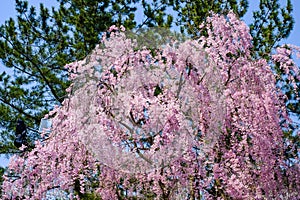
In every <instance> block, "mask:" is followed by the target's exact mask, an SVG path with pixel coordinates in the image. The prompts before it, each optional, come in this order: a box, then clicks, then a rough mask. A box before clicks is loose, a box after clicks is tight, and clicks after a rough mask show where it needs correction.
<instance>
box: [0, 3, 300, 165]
mask: <svg viewBox="0 0 300 200" xmlns="http://www.w3.org/2000/svg"><path fill="white" fill-rule="evenodd" d="M280 2H281V3H282V5H284V4H285V3H286V0H280ZM40 3H43V4H44V5H46V6H48V7H51V6H55V5H57V3H56V1H55V0H29V4H30V5H34V6H39V4H40ZM258 3H259V0H249V11H248V13H247V14H246V16H245V18H244V20H245V21H246V23H247V24H249V23H251V21H252V12H251V11H252V10H254V9H255V10H256V8H257V7H258ZM292 4H293V7H294V12H293V16H294V19H295V25H294V29H293V31H292V32H291V34H290V36H289V38H288V39H286V40H284V41H282V43H289V44H294V45H297V46H300V0H292ZM15 14H16V12H15V1H14V0H1V6H0V24H3V23H4V22H5V20H8V19H9V18H10V17H14V16H15ZM297 63H300V62H299V61H298V62H297ZM1 68H2V70H3V65H1V63H0V71H2V70H1ZM7 164H8V160H7V159H6V158H4V157H0V166H7Z"/></svg>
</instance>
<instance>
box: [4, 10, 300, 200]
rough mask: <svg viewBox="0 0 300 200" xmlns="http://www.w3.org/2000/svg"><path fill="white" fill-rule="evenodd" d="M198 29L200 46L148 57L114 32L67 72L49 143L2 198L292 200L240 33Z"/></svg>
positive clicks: (270, 81)
mask: <svg viewBox="0 0 300 200" xmlns="http://www.w3.org/2000/svg"><path fill="white" fill-rule="evenodd" d="M204 26H205V27H202V28H205V29H206V30H208V36H207V37H206V38H205V37H201V38H199V40H187V41H185V42H182V43H179V42H177V43H176V42H173V43H167V44H164V45H163V46H162V47H158V48H157V49H154V50H153V48H152V49H151V50H149V49H147V47H144V48H141V49H138V48H136V47H137V46H140V45H139V44H137V42H136V41H133V40H130V39H128V38H127V37H126V32H125V30H124V29H123V28H122V27H121V28H120V29H119V28H117V27H115V26H113V27H111V28H110V30H109V31H108V34H106V35H104V36H103V39H102V41H101V44H100V45H98V46H97V47H96V48H95V50H94V51H93V52H92V53H91V54H90V55H89V56H88V57H87V58H86V59H84V60H82V61H77V62H74V63H71V64H69V65H67V66H66V68H67V69H68V70H69V72H70V79H71V81H72V82H73V83H72V84H71V86H70V88H69V89H68V91H67V92H68V93H69V96H68V98H66V99H65V100H64V102H63V103H62V106H61V107H56V108H55V109H54V110H53V111H51V113H50V114H49V117H50V116H51V118H52V130H51V133H50V136H49V139H48V140H45V141H43V142H37V143H36V147H35V149H33V150H32V151H31V152H26V153H25V154H24V155H23V156H15V157H13V158H12V159H11V162H10V165H9V170H8V171H9V175H7V176H5V181H4V183H3V188H4V191H3V197H4V199H5V198H6V199H11V198H17V197H19V198H21V197H22V198H23V197H24V198H33V199H41V198H45V196H46V195H47V191H48V190H49V188H53V187H56V186H57V185H60V188H59V189H61V190H63V191H64V192H66V193H67V194H68V195H69V196H68V198H78V199H80V198H81V197H82V195H84V194H86V193H91V192H92V193H96V194H98V195H99V196H101V199H120V198H124V199H130V198H142V199H143V198H146V197H147V198H153V199H188V198H191V197H192V198H195V199H201V198H202V197H205V198H206V199H216V198H220V199H229V198H232V199H261V198H267V199H271V198H273V199H276V198H296V197H298V196H299V191H300V188H299V187H300V184H299V180H300V179H299V163H295V164H294V165H293V166H290V165H288V164H287V162H286V158H285V157H284V154H283V152H284V150H285V146H284V145H283V143H282V141H283V138H284V136H283V131H282V129H281V127H280V120H281V119H280V118H281V117H285V118H286V119H288V115H283V113H285V109H284V103H283V101H282V98H281V96H279V92H278V89H277V88H276V84H275V83H276V79H275V76H274V74H273V72H272V69H271V66H269V65H268V64H267V62H266V61H265V60H263V59H259V60H253V58H252V57H251V55H250V53H251V36H250V34H249V29H248V27H247V26H246V25H245V24H244V23H243V22H241V21H239V20H238V19H237V18H236V16H235V15H234V14H232V13H229V14H228V16H226V18H225V17H224V16H220V15H212V16H211V17H210V18H208V23H206V25H204ZM277 55H278V54H277ZM279 55H280V56H277V57H276V55H274V56H275V57H274V59H275V60H276V59H277V61H278V59H281V60H282V61H284V59H287V57H288V56H287V55H283V54H279ZM281 65H282V67H283V69H284V70H285V71H286V72H287V74H289V73H288V71H289V70H293V71H294V72H295V73H298V72H297V71H296V68H297V66H295V65H285V64H284V62H282V64H281ZM295 86H296V85H295ZM12 175H14V176H18V177H20V178H17V179H14V180H12V179H10V177H11V176H12ZM78 183H79V184H78ZM78 185H79V186H78Z"/></svg>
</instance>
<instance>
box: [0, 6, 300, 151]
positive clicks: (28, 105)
mask: <svg viewBox="0 0 300 200" xmlns="http://www.w3.org/2000/svg"><path fill="white" fill-rule="evenodd" d="M58 2H59V7H56V8H51V9H49V8H46V7H45V6H43V4H41V5H40V8H39V9H38V8H35V7H30V6H29V5H28V2H27V1H24V0H16V11H17V16H16V18H15V19H13V18H10V19H9V20H7V21H6V22H5V24H3V25H2V26H1V27H0V58H1V61H2V63H3V64H4V66H5V67H7V69H10V70H8V71H7V70H4V72H3V73H2V74H1V75H0V81H1V87H0V103H1V104H0V106H1V109H0V112H1V113H0V115H1V119H2V120H1V129H0V131H1V141H0V142H1V152H0V153H9V152H15V150H14V146H13V145H12V141H13V139H14V134H13V131H14V129H15V124H16V121H17V119H23V120H24V121H25V122H26V124H27V126H28V127H29V129H30V137H31V140H32V141H33V140H35V139H36V138H37V137H38V133H37V132H36V130H37V127H38V124H39V122H40V119H41V118H42V116H44V114H46V113H47V112H49V110H51V109H52V108H53V106H54V105H57V104H60V103H61V102H62V101H63V99H64V97H65V95H66V93H65V89H66V88H67V87H68V85H69V81H68V79H67V72H66V69H65V68H64V65H65V64H67V63H69V62H73V61H74V60H78V59H83V58H84V57H85V56H86V55H88V54H89V53H90V52H91V50H92V49H93V48H94V47H95V46H96V44H97V43H98V42H99V40H100V38H101V35H102V34H103V33H104V32H105V31H106V30H107V29H108V28H109V27H110V26H111V25H113V24H115V25H124V26H125V27H126V28H127V29H134V28H141V27H153V26H159V27H166V28H170V27H171V26H172V23H173V26H174V22H176V23H177V25H182V30H186V32H187V33H188V34H191V35H194V36H200V35H201V34H202V35H203V34H204V35H205V31H204V32H202V33H199V32H196V33H194V31H195V30H196V29H197V27H198V26H199V25H200V24H201V23H202V22H204V21H205V20H206V17H207V16H210V12H215V13H222V14H226V13H227V12H228V11H229V10H233V12H234V13H236V14H237V16H238V17H239V18H242V17H243V16H244V14H245V13H246V11H247V8H248V1H245V0H241V1H226V2H225V1H165V0H161V1H153V2H148V1H137V0H115V1H101V2H100V1H88V0H84V1H82V0H58ZM138 4H140V9H142V11H143V13H144V15H143V16H144V19H143V20H142V21H141V22H140V23H139V24H138V23H137V22H136V21H135V20H136V10H137V5H138ZM271 4H272V5H271ZM167 9H169V10H170V9H171V10H173V11H170V12H169V13H168V12H167ZM291 13H292V5H291V3H290V1H289V0H288V1H287V5H286V6H282V7H280V6H279V3H278V1H273V3H269V2H267V1H261V2H260V9H259V10H258V11H255V12H254V13H253V14H254V22H253V23H252V24H251V25H250V32H251V34H252V36H253V44H254V51H253V52H254V53H253V54H256V55H258V56H264V55H263V53H265V55H269V53H270V51H271V49H272V47H274V46H275V45H276V44H277V42H278V41H280V40H281V39H282V38H286V37H287V36H288V34H289V33H290V31H291V30H292V27H293V18H292V16H291ZM176 15H177V16H176ZM199 34H200V35H199ZM10 72H11V73H10ZM280 73H281V71H280V70H279V69H278V74H280ZM283 82H285V80H284V81H283ZM285 89H286V92H287V94H288V96H289V99H290V100H292V101H288V108H289V109H290V110H292V111H295V112H297V113H298V110H297V107H298V106H297V105H298V101H295V100H296V98H295V96H294V95H293V93H291V92H290V91H291V90H290V89H291V88H289V84H285Z"/></svg>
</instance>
